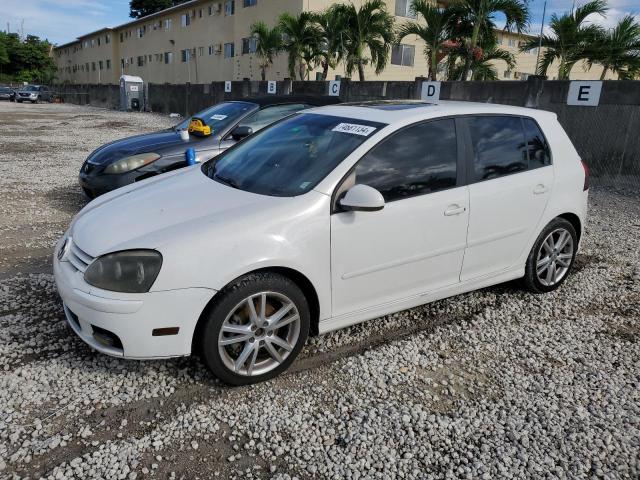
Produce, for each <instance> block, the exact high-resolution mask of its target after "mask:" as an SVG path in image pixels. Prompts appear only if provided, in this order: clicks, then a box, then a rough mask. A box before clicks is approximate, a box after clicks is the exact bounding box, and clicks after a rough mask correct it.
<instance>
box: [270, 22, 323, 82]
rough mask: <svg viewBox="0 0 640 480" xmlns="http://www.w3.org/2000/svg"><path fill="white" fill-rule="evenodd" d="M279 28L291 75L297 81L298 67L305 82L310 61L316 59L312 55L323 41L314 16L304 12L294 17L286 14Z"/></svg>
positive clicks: (279, 23) (301, 78)
mask: <svg viewBox="0 0 640 480" xmlns="http://www.w3.org/2000/svg"><path fill="white" fill-rule="evenodd" d="M277 28H278V29H279V30H280V33H281V34H282V48H283V50H284V51H286V52H287V56H288V64H289V75H290V76H291V78H292V79H295V77H296V66H297V67H298V74H299V76H300V80H304V79H305V78H306V75H307V68H308V67H309V59H310V57H311V58H314V57H315V55H310V53H311V52H317V51H318V50H319V44H320V39H321V32H320V28H319V27H318V25H317V24H316V23H315V21H314V14H313V13H311V12H302V13H300V14H299V15H297V16H293V15H291V14H290V13H287V12H285V13H283V14H282V15H280V18H279V20H278V25H277Z"/></svg>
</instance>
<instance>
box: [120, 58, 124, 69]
mask: <svg viewBox="0 0 640 480" xmlns="http://www.w3.org/2000/svg"><path fill="white" fill-rule="evenodd" d="M120 68H124V58H121V59H120Z"/></svg>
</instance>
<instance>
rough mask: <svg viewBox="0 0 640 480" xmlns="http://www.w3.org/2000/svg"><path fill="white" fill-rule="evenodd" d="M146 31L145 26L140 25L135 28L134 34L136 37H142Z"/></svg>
mask: <svg viewBox="0 0 640 480" xmlns="http://www.w3.org/2000/svg"><path fill="white" fill-rule="evenodd" d="M146 31H147V27H146V26H145V27H140V28H138V29H136V36H137V37H138V38H142V37H144V34H145V32H146Z"/></svg>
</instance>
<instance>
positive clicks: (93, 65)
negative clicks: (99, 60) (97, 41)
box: [91, 62, 96, 72]
mask: <svg viewBox="0 0 640 480" xmlns="http://www.w3.org/2000/svg"><path fill="white" fill-rule="evenodd" d="M91 71H92V72H95V71H96V62H91Z"/></svg>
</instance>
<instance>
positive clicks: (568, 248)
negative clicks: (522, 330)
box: [523, 218, 578, 293]
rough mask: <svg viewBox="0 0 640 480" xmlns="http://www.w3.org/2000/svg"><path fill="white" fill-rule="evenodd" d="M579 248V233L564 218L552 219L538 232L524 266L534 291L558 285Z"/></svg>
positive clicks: (528, 283)
mask: <svg viewBox="0 0 640 480" xmlns="http://www.w3.org/2000/svg"><path fill="white" fill-rule="evenodd" d="M577 249H578V236H577V234H576V230H575V228H573V225H572V224H571V223H570V222H568V221H567V220H565V219H564V218H555V219H553V220H552V221H551V222H550V223H549V224H548V225H547V226H546V227H545V228H544V230H542V232H541V233H540V235H539V236H538V238H537V240H536V243H535V244H534V245H533V248H532V249H531V252H530V253H529V257H528V258H527V265H526V268H525V276H524V279H523V280H524V284H525V286H526V287H527V288H528V289H529V290H531V291H533V292H535V293H545V292H550V291H552V290H555V289H556V288H558V287H559V286H560V285H561V284H562V283H563V282H564V281H565V280H566V279H567V276H568V275H569V271H570V270H571V267H572V266H573V261H574V260H575V258H576V253H577Z"/></svg>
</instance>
